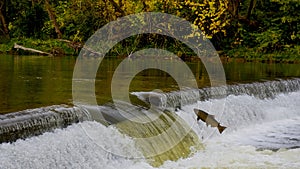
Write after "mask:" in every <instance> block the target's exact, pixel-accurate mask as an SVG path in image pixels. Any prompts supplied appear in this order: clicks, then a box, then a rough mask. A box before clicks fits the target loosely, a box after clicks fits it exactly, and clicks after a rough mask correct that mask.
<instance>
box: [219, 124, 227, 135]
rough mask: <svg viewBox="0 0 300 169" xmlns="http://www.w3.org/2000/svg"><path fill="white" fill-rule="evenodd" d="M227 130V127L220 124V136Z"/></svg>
mask: <svg viewBox="0 0 300 169" xmlns="http://www.w3.org/2000/svg"><path fill="white" fill-rule="evenodd" d="M225 129H226V127H225V126H221V125H220V124H219V125H218V130H219V132H220V134H222V132H223V131H224V130H225Z"/></svg>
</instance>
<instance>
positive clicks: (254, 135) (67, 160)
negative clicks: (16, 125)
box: [0, 91, 300, 168]
mask: <svg viewBox="0 0 300 169" xmlns="http://www.w3.org/2000/svg"><path fill="white" fill-rule="evenodd" d="M299 103H300V91H295V92H290V93H286V94H278V95H276V96H275V97H274V98H265V99H259V98H257V97H254V96H249V95H229V96H227V97H226V98H223V99H209V100H206V101H199V102H198V103H195V104H193V105H185V106H183V107H182V110H179V111H178V112H177V114H178V115H179V116H181V117H182V118H183V119H184V120H186V121H187V122H188V123H189V124H193V123H195V120H196V116H195V114H194V113H193V109H194V108H195V107H197V108H201V109H203V110H206V111H208V112H209V113H210V114H215V115H216V119H217V120H219V121H220V122H221V123H222V124H223V125H225V126H227V127H228V128H227V129H226V130H225V131H224V133H223V134H222V135H220V134H218V133H217V130H216V129H215V128H211V127H207V126H206V125H205V124H203V123H202V122H198V123H196V125H194V126H192V127H193V129H194V131H195V132H196V133H197V134H198V136H199V138H201V139H202V140H203V142H204V146H205V148H204V150H200V151H197V152H195V153H194V154H193V155H191V156H190V157H189V158H187V159H180V160H178V161H166V162H165V163H164V164H163V165H162V166H160V168H201V167H230V168H241V167H242V168H274V167H275V168H300V160H299V155H300V104H299ZM216 105H218V106H216ZM82 126H84V129H85V130H90V131H91V132H89V133H92V132H93V131H97V132H96V133H99V131H101V133H102V135H101V136H99V135H97V136H95V137H93V138H97V139H96V140H91V139H90V138H89V137H88V136H87V135H86V134H85V131H84V130H83V128H82ZM95 142H96V143H98V145H97V144H95ZM99 145H100V146H99ZM106 150H112V151H113V152H117V151H120V152H122V153H121V154H128V157H130V156H134V155H133V154H139V153H140V152H139V151H138V150H137V149H136V148H135V147H134V142H133V140H132V139H131V138H129V137H127V136H124V135H122V134H121V133H120V132H118V130H117V129H115V128H114V127H113V126H109V127H105V126H103V125H101V124H99V123H96V122H83V123H80V124H73V125H71V126H69V127H68V128H65V129H57V130H55V131H54V132H50V133H44V134H43V135H40V136H36V137H31V138H28V139H26V140H18V141H17V142H14V143H3V144H1V145H0V152H1V153H0V168H153V167H152V166H150V165H149V164H148V163H147V162H146V161H145V160H144V159H128V158H124V157H119V156H115V155H113V154H111V153H109V152H108V151H106Z"/></svg>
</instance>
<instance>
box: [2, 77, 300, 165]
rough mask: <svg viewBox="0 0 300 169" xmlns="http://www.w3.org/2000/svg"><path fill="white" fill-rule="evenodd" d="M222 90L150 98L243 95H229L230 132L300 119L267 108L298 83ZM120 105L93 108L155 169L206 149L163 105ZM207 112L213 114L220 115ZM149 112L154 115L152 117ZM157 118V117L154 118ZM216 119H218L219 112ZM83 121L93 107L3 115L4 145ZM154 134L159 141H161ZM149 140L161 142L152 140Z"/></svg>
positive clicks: (166, 101) (173, 100) (189, 100)
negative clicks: (268, 122)
mask: <svg viewBox="0 0 300 169" xmlns="http://www.w3.org/2000/svg"><path fill="white" fill-rule="evenodd" d="M221 89H222V87H214V88H205V89H187V90H185V91H174V92H170V93H155V97H154V98H150V100H151V99H152V100H153V99H154V100H155V99H157V98H158V99H157V100H159V101H162V102H161V103H159V102H158V103H159V104H161V105H166V106H165V107H174V108H175V107H176V106H177V105H178V103H180V106H184V105H191V104H194V103H197V101H199V100H197V98H196V97H194V96H197V95H199V96H200V97H201V100H209V99H210V98H221V99H225V97H226V96H229V95H239V96H238V97H226V101H227V103H226V104H227V105H228V106H227V107H226V109H225V110H224V113H225V114H224V115H223V116H224V117H225V118H222V120H221V122H222V123H224V124H225V125H226V126H228V128H229V129H228V130H229V131H230V130H235V129H237V128H240V127H243V126H247V125H250V124H253V122H257V123H261V122H264V121H266V120H273V119H275V120H276V118H277V119H282V118H289V117H293V116H295V115H299V113H298V112H288V113H287V114H284V115H282V113H281V112H278V113H277V114H276V112H275V113H273V112H270V110H268V109H267V108H272V107H273V104H274V103H275V104H276V103H277V102H278V103H277V105H280V104H284V103H283V101H282V100H276V97H275V96H276V95H278V94H280V93H288V92H293V91H298V90H299V89H300V79H290V80H277V81H267V82H263V83H251V84H238V85H228V86H226V93H224V92H223V91H224V90H223V89H222V90H221ZM199 93H200V94H199ZM203 93H204V94H203ZM132 94H134V95H136V96H137V97H138V98H140V99H143V100H144V101H147V100H146V99H147V97H149V96H151V97H153V95H149V92H135V93H132ZM249 95H250V96H255V97H256V98H255V99H256V100H253V97H249ZM240 97H241V98H242V99H240ZM179 98H180V99H179ZM265 98H271V99H274V101H272V103H270V105H269V104H268V102H266V101H264V100H262V99H265ZM148 100H149V98H148ZM157 100H155V101H157ZM182 100H183V101H182ZM217 100H218V99H216V100H213V101H210V103H209V104H213V103H214V102H215V101H217ZM288 101H289V100H288ZM252 102H255V104H252ZM205 104H207V102H205V101H204V102H200V106H202V107H203V108H205V106H206V105H205ZM237 104H242V105H243V106H236V105H237ZM248 104H249V106H248ZM260 104H262V105H263V106H261V105H260ZM118 105H119V110H117V109H116V107H114V106H113V104H107V105H103V106H98V107H94V108H95V109H97V110H100V111H101V113H102V115H103V117H104V118H105V119H104V120H105V121H106V122H107V124H105V125H114V126H115V127H116V128H118V129H119V131H120V132H121V133H123V134H125V135H128V136H130V137H132V138H134V139H135V143H136V147H137V148H138V149H139V150H140V151H141V152H142V154H143V155H144V157H145V158H147V160H148V162H149V163H150V164H152V165H153V166H159V165H161V164H162V163H163V162H164V161H166V160H177V159H179V158H185V157H188V156H189V155H190V153H191V147H195V148H196V149H201V148H202V144H201V141H200V140H199V137H202V136H204V137H205V136H206V135H205V133H202V134H201V135H199V133H198V135H197V134H196V133H195V132H194V131H193V130H190V125H189V124H188V123H191V121H185V120H183V119H181V117H180V116H178V115H177V114H176V113H174V112H172V111H169V110H168V109H159V107H158V109H149V110H146V109H144V108H142V107H139V106H132V105H131V104H128V103H121V104H118ZM253 105H254V106H253ZM256 105H257V106H256ZM293 105H297V104H296V103H295V104H293ZM189 107H191V110H192V108H193V107H192V106H189ZM261 107H264V110H261ZM120 110H121V111H120ZM170 110H172V109H170ZM182 111H183V113H193V112H192V111H191V112H190V111H189V110H188V109H184V110H182ZM209 113H210V114H214V113H216V112H209ZM151 114H152V115H154V116H151ZM124 115H125V116H124ZM124 117H130V118H124ZM153 117H155V118H154V119H153ZM216 117H217V118H218V114H217V116H216ZM128 119H130V120H128ZM85 120H92V119H91V112H90V111H89V109H86V108H82V107H76V106H67V105H56V106H49V107H43V108H37V109H31V110H24V111H20V112H15V113H9V114H3V115H0V138H1V140H0V141H1V142H12V141H15V140H17V139H19V138H23V139H24V138H28V137H31V136H35V135H39V134H42V133H43V132H46V131H52V130H53V129H55V128H63V127H66V126H68V125H70V124H73V123H77V122H81V121H85ZM139 122H146V123H139ZM198 126H199V128H201V129H204V128H205V127H206V126H205V125H204V124H202V123H198ZM226 130H227V129H226ZM167 131H168V134H166V135H164V134H163V133H166V132H167ZM155 136H161V137H159V138H157V137H155ZM139 138H149V139H139ZM151 138H157V139H154V140H151ZM166 147H170V149H165V148H166Z"/></svg>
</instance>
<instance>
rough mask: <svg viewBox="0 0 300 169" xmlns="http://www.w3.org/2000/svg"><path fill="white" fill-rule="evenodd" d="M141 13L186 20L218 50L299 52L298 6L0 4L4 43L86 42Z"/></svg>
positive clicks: (240, 0) (29, 0)
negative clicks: (13, 40)
mask: <svg viewBox="0 0 300 169" xmlns="http://www.w3.org/2000/svg"><path fill="white" fill-rule="evenodd" d="M145 11H157V12H165V13H169V14H174V15H177V16H179V17H183V18H185V19H187V20H188V21H190V22H191V23H193V24H195V25H197V26H198V27H199V28H200V29H201V30H202V31H203V33H204V34H205V35H206V36H207V38H209V39H211V41H212V42H213V44H214V45H215V47H216V48H217V49H218V50H230V49H234V48H255V49H256V50H258V51H261V52H265V53H268V52H272V51H284V50H294V49H296V51H299V47H298V46H299V43H300V30H299V29H300V28H299V27H300V13H299V11H300V1H299V0H285V1H281V0H264V1H262V0H184V1H179V0H172V1H170V0H166V1H161V0H145V1H138V0H129V1H126V0H67V1H66V0H65V1H61V0H14V1H10V0H0V24H1V25H0V26H1V27H0V34H1V36H2V37H3V38H1V39H2V41H3V39H9V38H36V39H44V40H45V39H49V38H51V39H55V38H58V39H68V40H70V41H75V42H84V41H85V40H87V38H89V37H90V36H91V35H92V34H93V33H94V32H95V31H96V30H97V29H99V28H101V27H102V26H103V25H105V24H106V23H108V22H110V21H113V20H116V19H117V18H118V17H122V16H126V15H129V14H134V13H139V12H145ZM141 38H154V39H155V38H156V39H160V42H161V41H164V42H166V43H168V41H170V40H168V39H167V38H163V39H161V37H158V36H155V35H148V36H138V37H134V40H138V41H137V42H141ZM134 40H132V41H134ZM137 42H136V43H137ZM124 44H126V43H124ZM163 45H164V44H163ZM298 54H299V53H298Z"/></svg>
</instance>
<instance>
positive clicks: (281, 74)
mask: <svg viewBox="0 0 300 169" xmlns="http://www.w3.org/2000/svg"><path fill="white" fill-rule="evenodd" d="M121 61H122V59H113V58H104V59H103V61H102V62H101V65H100V68H99V70H101V71H99V70H98V73H97V78H96V81H95V89H96V90H95V91H96V97H97V102H98V104H104V103H106V102H109V101H111V97H110V96H111V88H110V84H111V79H112V77H113V74H114V71H115V69H116V67H117V66H118V65H119V63H120V62H121ZM75 62H76V57H45V56H10V55H0V79H1V81H0V113H7V112H13V111H18V110H24V109H28V108H36V107H42V106H46V105H54V104H62V103H65V104H71V103H72V100H71V99H72V75H73V67H74V65H75ZM187 64H188V66H189V67H190V68H191V70H192V72H193V73H194V75H195V77H196V79H197V83H198V86H199V87H200V88H201V87H207V86H210V81H209V77H208V75H207V72H206V69H205V67H204V66H203V64H202V63H201V62H190V63H187ZM83 66H88V65H83ZM224 69H225V73H226V78H227V80H228V83H241V82H243V83H246V82H253V81H262V80H270V79H275V78H290V77H300V69H299V64H267V63H253V62H251V63H243V62H238V61H234V62H228V63H224ZM178 73H180V70H178ZM154 89H160V90H163V91H173V90H178V86H177V84H176V82H175V80H174V79H173V78H172V77H171V76H170V75H169V74H167V73H166V72H163V71H159V70H154V69H147V70H144V71H142V72H140V73H138V74H137V76H135V78H134V79H133V80H132V81H131V84H130V90H131V91H152V90H154ZM87 97H88V96H87Z"/></svg>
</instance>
